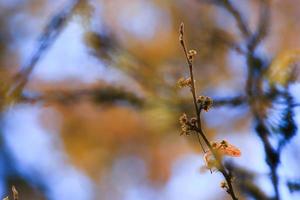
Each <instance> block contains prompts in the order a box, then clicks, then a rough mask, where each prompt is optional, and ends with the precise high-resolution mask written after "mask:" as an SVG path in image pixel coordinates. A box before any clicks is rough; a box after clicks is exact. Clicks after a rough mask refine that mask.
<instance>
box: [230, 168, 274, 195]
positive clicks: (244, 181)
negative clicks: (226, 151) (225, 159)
mask: <svg viewBox="0 0 300 200" xmlns="http://www.w3.org/2000/svg"><path fill="white" fill-rule="evenodd" d="M226 167H227V168H228V169H229V170H230V171H232V172H233V173H234V174H233V175H234V176H235V177H239V178H238V179H236V181H235V182H234V183H235V184H236V185H237V187H238V188H239V189H240V190H241V191H243V192H244V193H245V194H246V195H247V196H249V197H252V198H253V199H257V200H270V199H271V198H269V197H268V196H266V195H265V193H264V192H263V191H262V190H261V189H260V187H258V186H257V185H256V184H255V183H254V182H255V174H254V173H252V172H249V171H247V170H244V169H242V168H240V167H237V166H235V165H233V164H232V163H226Z"/></svg>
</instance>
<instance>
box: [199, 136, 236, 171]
mask: <svg viewBox="0 0 300 200" xmlns="http://www.w3.org/2000/svg"><path fill="white" fill-rule="evenodd" d="M211 147H212V150H213V151H214V154H213V153H212V152H211V151H210V150H209V151H207V152H206V153H205V154H204V157H203V158H204V161H205V164H206V167H207V168H208V169H213V168H217V169H218V166H217V164H218V162H216V158H215V156H217V159H221V158H222V157H223V156H230V157H240V156H241V151H240V150H239V149H238V148H237V147H235V146H233V145H232V144H229V142H227V141H226V140H222V141H221V142H212V143H211Z"/></svg>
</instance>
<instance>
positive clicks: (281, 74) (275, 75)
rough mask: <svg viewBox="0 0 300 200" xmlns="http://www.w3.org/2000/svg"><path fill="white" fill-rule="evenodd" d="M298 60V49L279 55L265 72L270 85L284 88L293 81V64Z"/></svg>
mask: <svg viewBox="0 0 300 200" xmlns="http://www.w3.org/2000/svg"><path fill="white" fill-rule="evenodd" d="M299 60H300V49H295V50H287V51H283V52H281V53H279V54H278V55H277V56H276V57H275V59H274V60H273V62H272V63H271V66H270V68H269V70H268V72H267V77H268V79H269V81H270V83H271V84H280V85H282V86H285V85H286V84H287V83H288V82H289V81H291V80H293V76H294V75H295V74H294V72H295V64H296V63H297V62H298V61H299Z"/></svg>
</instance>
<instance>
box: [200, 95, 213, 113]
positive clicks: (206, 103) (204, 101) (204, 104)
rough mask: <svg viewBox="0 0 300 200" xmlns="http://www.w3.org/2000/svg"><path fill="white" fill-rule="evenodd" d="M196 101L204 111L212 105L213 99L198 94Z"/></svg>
mask: <svg viewBox="0 0 300 200" xmlns="http://www.w3.org/2000/svg"><path fill="white" fill-rule="evenodd" d="M197 103H198V104H200V108H201V109H203V110H205V111H206V112H207V111H208V110H209V109H210V108H211V107H212V105H213V100H212V98H210V97H207V96H199V97H198V98H197Z"/></svg>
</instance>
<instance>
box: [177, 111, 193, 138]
mask: <svg viewBox="0 0 300 200" xmlns="http://www.w3.org/2000/svg"><path fill="white" fill-rule="evenodd" d="M179 123H180V125H181V133H180V135H190V133H191V132H192V131H193V130H195V128H196V126H197V125H196V124H197V119H196V118H195V117H192V118H191V119H188V116H187V115H186V114H185V113H183V114H182V115H181V116H180V118H179Z"/></svg>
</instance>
